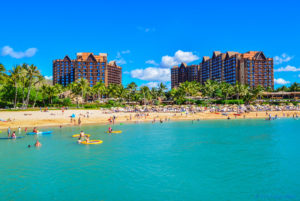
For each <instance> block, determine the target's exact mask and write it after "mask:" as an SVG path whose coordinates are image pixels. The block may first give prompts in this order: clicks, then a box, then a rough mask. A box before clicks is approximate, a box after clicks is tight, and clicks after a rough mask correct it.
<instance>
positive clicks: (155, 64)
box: [145, 60, 158, 66]
mask: <svg viewBox="0 0 300 201" xmlns="http://www.w3.org/2000/svg"><path fill="white" fill-rule="evenodd" d="M145 63H146V64H152V65H154V66H158V63H156V62H155V61H154V60H148V61H146V62H145Z"/></svg>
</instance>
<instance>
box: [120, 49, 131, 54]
mask: <svg viewBox="0 0 300 201" xmlns="http://www.w3.org/2000/svg"><path fill="white" fill-rule="evenodd" d="M121 54H130V50H123V51H121Z"/></svg>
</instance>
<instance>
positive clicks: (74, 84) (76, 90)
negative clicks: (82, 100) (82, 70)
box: [68, 82, 81, 108]
mask: <svg viewBox="0 0 300 201" xmlns="http://www.w3.org/2000/svg"><path fill="white" fill-rule="evenodd" d="M68 87H69V89H70V90H71V91H72V93H73V94H74V95H75V96H76V103H77V108H79V95H80V94H81V88H80V86H79V84H78V82H72V83H71V84H70V85H69V86H68Z"/></svg>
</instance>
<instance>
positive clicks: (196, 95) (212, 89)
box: [0, 64, 300, 109]
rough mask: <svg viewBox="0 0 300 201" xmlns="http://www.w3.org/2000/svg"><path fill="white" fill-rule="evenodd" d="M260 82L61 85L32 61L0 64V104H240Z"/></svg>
mask: <svg viewBox="0 0 300 201" xmlns="http://www.w3.org/2000/svg"><path fill="white" fill-rule="evenodd" d="M264 91H273V90H272V89H270V88H268V89H264V88H263V87H262V86H258V87H255V88H250V87H249V86H247V85H243V84H240V83H236V84H234V85H231V84H228V83H225V82H217V81H214V80H207V81H206V82H205V84H204V85H201V84H200V83H198V82H195V81H193V82H184V83H181V84H180V86H179V87H178V88H173V89H171V90H169V91H168V90H167V87H166V85H164V84H163V83H161V84H159V85H158V86H157V87H153V88H151V89H150V88H149V87H148V86H145V85H144V86H140V87H138V86H137V84H136V83H134V82H131V83H130V84H128V85H127V86H123V85H117V84H109V85H108V86H106V85H105V84H104V83H102V82H98V83H96V84H95V85H94V86H93V87H90V86H89V83H88V81H87V80H85V79H79V80H76V81H75V82H73V83H71V84H69V85H68V86H65V87H63V86H62V85H59V84H55V85H52V83H50V82H49V80H46V79H45V78H44V76H42V75H41V72H40V71H39V69H38V68H37V67H36V66H35V65H28V64H22V65H17V66H14V67H12V69H11V70H8V71H7V70H6V69H5V67H4V66H3V65H2V64H0V107H1V108H5V107H8V108H23V109H27V108H34V107H49V106H56V107H60V106H73V107H78V108H79V107H85V108H93V107H112V106H124V105H128V104H131V105H135V104H155V105H158V104H164V103H172V104H195V103H196V104H202V103H206V104H207V103H219V104H231V103H233V104H240V103H247V104H248V103H253V102H254V101H255V100H256V99H258V98H261V97H262V94H263V92H264ZM276 91H285V92H296V91H300V84H299V83H293V84H292V85H291V86H290V87H286V86H283V87H280V88H278V89H276Z"/></svg>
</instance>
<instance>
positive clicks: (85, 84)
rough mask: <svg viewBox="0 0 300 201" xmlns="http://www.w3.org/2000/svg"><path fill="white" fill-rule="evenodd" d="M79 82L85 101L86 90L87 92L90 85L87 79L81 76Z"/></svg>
mask: <svg viewBox="0 0 300 201" xmlns="http://www.w3.org/2000/svg"><path fill="white" fill-rule="evenodd" d="M77 84H78V87H79V88H80V90H81V97H82V99H83V101H85V92H86V89H87V87H88V86H89V82H88V81H87V80H86V79H83V78H81V79H79V80H77Z"/></svg>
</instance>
